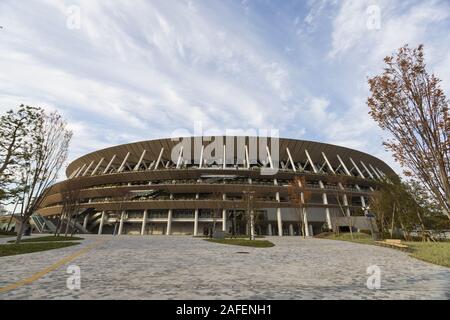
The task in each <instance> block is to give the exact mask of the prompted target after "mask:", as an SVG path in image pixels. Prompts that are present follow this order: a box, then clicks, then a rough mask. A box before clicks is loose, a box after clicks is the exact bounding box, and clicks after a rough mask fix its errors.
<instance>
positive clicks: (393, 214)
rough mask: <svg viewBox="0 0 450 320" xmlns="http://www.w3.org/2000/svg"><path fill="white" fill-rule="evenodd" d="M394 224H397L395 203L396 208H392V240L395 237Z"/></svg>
mask: <svg viewBox="0 0 450 320" xmlns="http://www.w3.org/2000/svg"><path fill="white" fill-rule="evenodd" d="M394 223H395V202H394V206H393V208H392V221H391V238H392V237H393V234H394Z"/></svg>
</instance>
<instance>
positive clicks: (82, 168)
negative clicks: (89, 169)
mask: <svg viewBox="0 0 450 320" xmlns="http://www.w3.org/2000/svg"><path fill="white" fill-rule="evenodd" d="M84 168H86V163H85V164H83V166H82V167H81V169H80V171H78V172H77V174H76V175H75V178H78V177H79V176H80V175H81V173H82V172H83V170H84Z"/></svg>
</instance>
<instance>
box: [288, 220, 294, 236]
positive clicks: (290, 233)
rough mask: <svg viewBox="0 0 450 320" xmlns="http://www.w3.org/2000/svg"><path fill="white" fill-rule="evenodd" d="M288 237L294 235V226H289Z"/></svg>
mask: <svg viewBox="0 0 450 320" xmlns="http://www.w3.org/2000/svg"><path fill="white" fill-rule="evenodd" d="M289 235H290V236H293V235H294V226H293V225H292V223H291V224H290V225H289Z"/></svg>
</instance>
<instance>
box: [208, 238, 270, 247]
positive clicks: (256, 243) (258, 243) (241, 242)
mask: <svg viewBox="0 0 450 320" xmlns="http://www.w3.org/2000/svg"><path fill="white" fill-rule="evenodd" d="M204 240H205V241H209V242H215V243H221V244H231V245H235V246H245V247H255V248H270V247H273V246H275V245H274V244H273V243H272V242H270V241H268V240H248V239H204Z"/></svg>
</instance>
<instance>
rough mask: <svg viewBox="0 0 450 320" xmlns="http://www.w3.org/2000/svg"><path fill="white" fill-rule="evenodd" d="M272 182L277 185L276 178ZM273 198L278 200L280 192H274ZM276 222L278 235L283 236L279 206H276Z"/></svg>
mask: <svg viewBox="0 0 450 320" xmlns="http://www.w3.org/2000/svg"><path fill="white" fill-rule="evenodd" d="M273 182H274V184H275V185H278V181H277V179H274V180H273ZM275 199H276V200H277V202H280V193H279V192H277V193H275ZM277 224H278V236H280V237H282V236H283V220H282V219H281V208H280V207H278V208H277Z"/></svg>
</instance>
